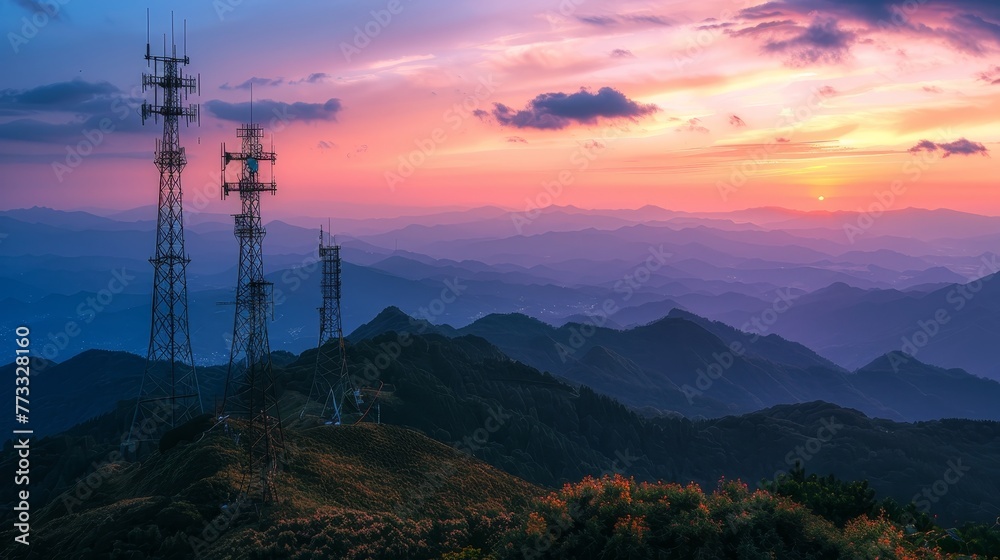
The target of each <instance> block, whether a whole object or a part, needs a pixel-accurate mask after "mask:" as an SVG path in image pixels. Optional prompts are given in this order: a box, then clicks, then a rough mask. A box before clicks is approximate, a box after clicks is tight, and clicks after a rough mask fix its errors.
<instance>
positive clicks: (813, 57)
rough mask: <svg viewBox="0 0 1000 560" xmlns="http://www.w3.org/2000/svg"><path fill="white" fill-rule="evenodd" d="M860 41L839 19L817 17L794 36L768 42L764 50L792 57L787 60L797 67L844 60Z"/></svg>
mask: <svg viewBox="0 0 1000 560" xmlns="http://www.w3.org/2000/svg"><path fill="white" fill-rule="evenodd" d="M856 40H857V35H856V34H855V33H854V32H852V31H846V30H843V29H840V27H838V26H837V20H835V19H833V18H816V19H815V20H813V22H812V23H811V24H810V25H809V27H807V28H805V29H802V30H801V32H800V33H799V34H798V35H796V36H794V37H792V38H789V39H785V40H780V41H768V42H766V43H764V51H765V52H771V53H781V54H784V55H787V56H789V59H788V61H787V62H788V63H789V64H791V65H793V66H799V65H803V64H815V63H836V62H840V61H841V60H843V58H844V57H845V56H846V55H847V53H848V51H849V50H850V48H851V45H853V44H854V42H855V41H856Z"/></svg>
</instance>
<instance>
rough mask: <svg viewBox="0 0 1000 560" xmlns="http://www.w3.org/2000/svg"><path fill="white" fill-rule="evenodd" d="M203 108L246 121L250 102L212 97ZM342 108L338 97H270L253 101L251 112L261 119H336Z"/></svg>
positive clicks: (214, 113)
mask: <svg viewBox="0 0 1000 560" xmlns="http://www.w3.org/2000/svg"><path fill="white" fill-rule="evenodd" d="M205 108H206V109H208V112H209V113H211V114H212V115H213V116H214V117H215V118H217V119H221V120H224V121H233V122H240V123H242V122H248V121H249V120H250V102H249V101H244V102H242V103H229V102H226V101H221V100H219V99H213V100H211V101H208V102H206V103H205ZM342 109H343V106H342V105H341V103H340V100H339V99H335V98H334V99H329V100H327V101H326V103H305V102H302V101H296V102H295V103H285V102H283V101H274V100H272V99H261V100H258V101H254V102H253V112H254V114H255V115H257V118H259V119H261V120H262V121H270V120H271V119H274V118H277V119H279V120H287V121H306V122H308V121H336V120H337V113H339V112H340V111H341V110H342Z"/></svg>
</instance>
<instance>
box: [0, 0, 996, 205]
mask: <svg viewBox="0 0 1000 560" xmlns="http://www.w3.org/2000/svg"><path fill="white" fill-rule="evenodd" d="M52 3H55V4H61V7H60V9H59V11H58V12H57V13H48V12H46V10H47V9H48V10H51V8H46V6H49V5H50V4H49V3H46V2H41V3H36V2H35V1H33V0H15V1H8V2H5V3H3V4H0V21H2V22H3V31H4V35H5V37H6V41H5V43H6V44H4V45H3V46H2V47H0V52H2V54H0V60H2V61H3V67H4V74H3V75H4V79H3V84H2V86H0V162H2V165H3V167H4V172H5V173H4V180H3V185H2V187H0V188H2V189H3V196H2V197H0V207H2V208H15V207H25V206H33V205H41V206H50V207H55V208H61V209H74V208H91V207H93V208H108V209H117V208H120V209H127V208H133V207H137V206H143V205H148V204H153V203H155V197H156V185H157V177H158V174H157V171H156V168H155V166H154V165H153V163H152V161H151V157H152V150H153V139H154V138H155V137H156V136H157V134H158V133H159V131H160V128H159V127H158V126H157V125H155V124H153V123H151V122H150V123H147V124H146V126H145V127H143V126H142V125H141V123H140V119H139V117H138V115H137V113H136V107H137V105H138V103H139V102H140V101H138V99H139V98H140V97H141V96H142V93H141V92H140V91H139V90H137V89H136V86H137V85H138V84H139V83H140V76H141V74H142V72H145V71H147V69H146V64H145V61H144V60H143V55H144V53H145V46H146V11H145V7H146V5H147V4H139V3H135V2H127V1H124V0H120V1H114V2H110V1H109V2H101V3H100V4H99V5H100V6H101V8H100V9H98V8H95V7H93V5H91V4H85V3H83V2H79V1H72V0H58V1H56V0H52ZM148 5H149V7H150V14H151V33H152V37H153V39H152V43H153V52H154V54H157V53H159V52H160V51H162V44H163V32H164V31H166V32H167V33H169V30H170V10H171V9H173V10H174V12H175V30H176V31H175V33H176V37H177V42H178V45H180V43H181V25H182V24H181V22H182V20H183V19H184V18H186V19H187V51H188V54H189V56H190V57H191V64H190V66H188V67H187V70H188V71H189V72H190V73H193V74H199V73H200V75H201V85H202V88H201V95H200V97H196V96H193V97H192V98H191V99H189V101H190V102H192V103H200V105H201V111H202V121H201V126H200V128H182V130H181V134H182V144H183V145H184V146H185V147H186V150H187V153H188V156H189V165H188V167H187V169H186V170H185V172H184V175H183V184H184V189H185V197H186V200H187V201H188V204H189V205H194V206H196V208H197V209H205V210H208V211H213V212H226V213H230V212H231V211H232V210H233V205H232V201H220V200H219V188H218V184H217V178H216V176H217V172H218V168H219V151H220V144H221V143H222V142H223V141H225V142H226V143H227V146H229V147H230V148H235V146H236V143H237V140H236V138H235V128H236V126H238V124H239V122H241V121H245V120H247V119H248V118H249V112H248V110H247V108H248V101H249V99H250V91H249V84H250V83H251V82H252V83H253V84H254V86H253V93H254V100H255V105H254V115H255V120H258V121H259V122H261V123H262V124H264V126H265V127H266V128H268V129H270V130H271V131H272V132H273V136H274V145H275V150H276V152H277V154H278V163H277V166H276V168H275V172H276V178H277V181H278V194H277V196H276V197H275V198H274V199H273V200H268V201H266V203H265V213H267V212H274V214H272V215H281V214H282V213H295V214H310V215H327V214H330V215H334V216H336V215H338V214H343V213H344V212H345V211H346V210H345V209H351V208H355V209H357V211H359V212H361V211H372V212H374V210H372V209H374V208H378V207H383V208H401V207H473V206H483V205H498V206H503V207H508V208H512V209H515V210H524V209H525V208H526V206H527V205H528V204H529V203H533V204H541V205H545V204H549V203H554V204H558V205H576V206H582V207H596V208H627V207H639V206H642V205H645V204H655V205H658V206H662V207H666V208H673V209H679V210H697V211H701V210H706V211H722V210H736V209H741V208H748V207H758V206H772V205H773V206H784V207H789V208H796V209H803V210H824V209H825V210H857V209H859V208H868V207H869V206H870V205H871V204H872V203H873V202H875V201H876V200H877V197H876V195H875V194H873V193H875V192H876V191H885V190H887V189H889V188H890V186H892V185H893V184H894V182H895V185H896V187H897V191H898V192H899V194H898V195H897V196H896V197H895V200H894V201H893V202H892V203H891V206H892V207H894V208H904V207H908V206H916V207H925V208H938V207H949V208H955V209H959V210H967V211H975V212H979V213H986V214H993V215H1000V193H998V192H997V189H998V188H1000V182H998V175H1000V173H998V168H997V161H998V160H997V158H996V157H995V155H996V154H994V152H995V151H997V150H998V141H1000V126H998V125H1000V56H998V51H1000V3H998V2H996V0H957V1H949V2H943V1H934V0H927V1H923V2H920V1H917V0H910V1H908V2H897V3H895V4H893V3H890V2H887V1H886V2H879V1H874V2H873V1H866V0H847V1H837V2H834V1H832V0H784V1H775V2H767V3H758V2H744V1H735V2H734V1H725V0H724V1H716V0H705V1H702V2H681V1H677V2H647V1H630V0H624V1H618V2H599V1H596V0H561V1H560V0H530V1H528V0H507V1H504V2H475V1H466V2H457V1H443V0H375V1H366V2H337V3H332V2H267V1H254V0H242V1H240V0H217V1H215V2H213V1H209V0H202V1H197V2H195V1H189V2H171V3H169V4H168V3H167V2H154V3H149V4H148ZM392 12H395V13H392ZM33 19H34V23H32V20H33ZM39 22H43V24H42V25H38V23H39ZM178 48H181V47H180V46H179V47H178ZM277 115H286V116H285V117H284V118H278V116H277ZM104 118H110V119H111V121H112V122H113V123H114V126H115V131H114V132H112V133H111V134H108V135H105V137H103V138H100V139H99V140H98V141H96V142H95V144H96V146H94V147H93V151H92V153H90V155H87V156H86V157H83V158H82V159H81V160H80V161H79V162H78V165H76V166H74V167H71V171H69V172H65V170H63V172H62V173H59V172H58V171H57V169H58V166H56V168H54V167H53V163H60V164H66V163H67V161H66V160H67V157H69V156H68V155H67V150H70V151H74V150H76V149H77V147H79V146H81V143H83V144H82V146H83V148H84V149H87V148H88V147H89V146H88V143H89V142H91V140H88V135H87V134H86V131H88V130H91V129H94V128H96V126H97V123H99V122H100V121H101V119H104ZM89 137H90V138H91V139H93V138H96V136H94V135H93V134H91V135H90V136H89ZM421 150H422V151H421ZM88 151H89V150H88ZM406 160H409V161H408V162H407V163H405V164H404V163H401V162H403V161H406ZM74 163H76V162H75V161H74ZM560 180H561V181H562V183H561V184H559V186H558V187H556V186H554V183H558V182H559V181H560ZM546 184H548V185H549V188H548V191H546V189H545V187H544V185H546ZM550 192H551V193H555V196H553V195H552V194H550ZM820 197H822V200H820Z"/></svg>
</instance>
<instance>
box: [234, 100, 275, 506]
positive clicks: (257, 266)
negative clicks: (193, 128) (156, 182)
mask: <svg viewBox="0 0 1000 560" xmlns="http://www.w3.org/2000/svg"><path fill="white" fill-rule="evenodd" d="M252 104H253V103H252V101H251V106H252ZM236 136H237V137H238V138H240V140H241V144H242V145H241V150H240V151H239V152H227V151H226V146H225V144H223V145H222V196H223V198H227V197H228V196H229V195H230V194H231V193H237V194H239V197H240V203H241V211H240V213H239V214H235V215H234V216H233V217H234V218H235V222H236V226H235V234H236V238H237V239H238V240H239V242H240V255H239V275H238V277H237V281H236V314H235V318H234V323H233V346H232V348H231V350H230V357H229V370H228V372H227V374H226V393H225V398H224V400H223V403H222V412H223V414H228V415H229V416H231V417H234V418H239V419H242V420H243V421H244V422H245V424H244V425H245V427H246V428H245V429H246V430H247V433H246V434H244V435H245V437H244V438H243V439H242V441H243V445H244V461H243V483H242V484H241V493H242V494H243V496H244V497H245V498H247V499H249V500H251V501H256V502H259V503H261V504H269V503H272V502H275V501H277V499H278V494H277V490H276V488H275V485H274V476H275V475H276V473H277V472H278V470H279V468H280V464H281V463H282V462H283V460H284V435H283V432H282V427H281V414H280V412H279V410H278V397H277V392H276V389H275V380H274V372H273V370H272V366H271V347H270V343H269V341H268V337H267V316H268V310H269V309H273V304H272V303H271V302H272V300H273V285H272V284H271V282H268V281H266V280H265V279H264V259H263V251H262V248H261V245H262V242H263V240H264V235H265V231H264V227H263V225H262V223H261V218H260V195H261V193H265V192H266V193H271V194H272V195H273V194H274V193H275V192H276V190H277V185H276V184H275V182H274V162H275V161H276V159H277V157H276V156H275V153H274V151H273V149H272V150H271V151H268V152H265V151H264V147H263V145H262V144H261V141H262V139H263V137H264V130H263V129H262V128H261V126H260V125H258V124H253V123H250V124H244V125H242V126H241V127H239V128H238V129H237V130H236ZM232 162H239V163H240V165H239V169H238V171H237V176H236V178H235V180H230V176H229V175H227V173H226V171H227V167H228V165H229V164H230V163H232ZM261 162H268V163H269V164H270V165H269V173H268V175H269V178H265V177H264V176H263V175H264V174H263V173H261V169H260V165H261ZM230 175H231V173H230Z"/></svg>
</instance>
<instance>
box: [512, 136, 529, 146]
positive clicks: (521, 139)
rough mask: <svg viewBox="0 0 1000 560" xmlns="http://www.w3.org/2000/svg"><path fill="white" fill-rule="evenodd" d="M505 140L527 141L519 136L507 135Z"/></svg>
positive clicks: (513, 141)
mask: <svg viewBox="0 0 1000 560" xmlns="http://www.w3.org/2000/svg"><path fill="white" fill-rule="evenodd" d="M507 141H508V142H511V143H519V144H527V143H528V141H527V140H525V139H524V138H522V137H520V136H508V137H507Z"/></svg>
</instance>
